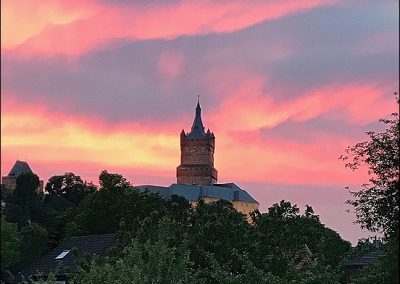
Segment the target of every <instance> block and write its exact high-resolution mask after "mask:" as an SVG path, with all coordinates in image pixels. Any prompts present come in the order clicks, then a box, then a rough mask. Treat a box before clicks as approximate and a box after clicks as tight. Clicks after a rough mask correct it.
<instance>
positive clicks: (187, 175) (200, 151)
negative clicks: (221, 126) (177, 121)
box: [176, 103, 218, 185]
mask: <svg viewBox="0 0 400 284" xmlns="http://www.w3.org/2000/svg"><path fill="white" fill-rule="evenodd" d="M180 138H181V139H180V142H181V143H180V146H181V164H180V165H179V166H178V168H177V169H176V177H177V182H178V184H190V185H212V184H214V183H217V179H218V172H217V170H216V169H215V168H214V150H215V136H214V133H211V132H210V130H209V129H208V131H207V133H206V132H205V131H204V126H203V122H202V120H201V107H200V103H197V107H196V116H195V118H194V121H193V125H192V129H191V131H190V132H189V133H187V134H186V133H185V131H184V130H183V129H182V132H181V136H180Z"/></svg>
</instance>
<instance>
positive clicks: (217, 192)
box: [138, 183, 258, 203]
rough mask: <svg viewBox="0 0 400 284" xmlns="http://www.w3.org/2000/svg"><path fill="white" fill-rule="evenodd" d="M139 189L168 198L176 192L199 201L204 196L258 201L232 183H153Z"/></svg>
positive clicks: (190, 199) (191, 199)
mask: <svg viewBox="0 0 400 284" xmlns="http://www.w3.org/2000/svg"><path fill="white" fill-rule="evenodd" d="M138 188H139V190H141V191H145V190H148V191H149V192H152V193H159V194H160V195H161V196H162V197H164V198H169V197H170V196H171V195H173V194H176V195H180V196H183V197H185V198H186V199H187V200H189V201H199V200H200V199H202V198H204V197H211V198H218V199H224V200H228V201H246V202H253V203H258V202H257V201H256V200H255V199H254V198H253V197H251V195H250V194H248V193H247V192H246V191H245V190H243V189H241V188H240V187H238V186H237V185H236V184H234V183H224V184H214V185H190V184H176V183H174V184H172V185H171V186H169V187H163V186H155V185H141V186H138Z"/></svg>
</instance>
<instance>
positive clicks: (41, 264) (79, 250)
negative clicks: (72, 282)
mask: <svg viewBox="0 0 400 284" xmlns="http://www.w3.org/2000/svg"><path fill="white" fill-rule="evenodd" d="M116 241H117V235H116V234H103V235H88V236H79V237H72V238H70V239H69V240H68V241H67V242H65V243H63V244H61V245H59V246H58V247H56V248H55V249H53V250H52V251H50V252H48V253H47V254H45V255H44V256H42V257H41V258H40V259H39V260H38V261H36V262H35V263H33V264H32V265H30V266H29V267H28V268H26V269H25V270H24V271H23V272H22V273H21V275H22V276H24V277H25V278H32V279H33V280H34V281H35V280H38V276H39V275H41V277H47V276H48V275H49V273H50V272H53V273H56V280H57V283H68V275H70V274H74V273H77V272H78V267H77V265H76V258H77V257H78V258H80V257H84V256H86V255H87V256H94V255H97V256H106V255H107V253H108V251H109V250H110V249H111V248H112V247H113V246H115V244H116Z"/></svg>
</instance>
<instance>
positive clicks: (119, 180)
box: [99, 170, 130, 189]
mask: <svg viewBox="0 0 400 284" xmlns="http://www.w3.org/2000/svg"><path fill="white" fill-rule="evenodd" d="M99 182H100V186H101V189H102V188H118V187H122V188H125V187H129V186H130V183H129V182H128V181H127V180H126V178H124V177H123V176H122V175H120V174H111V173H109V172H107V171H106V170H104V171H102V172H101V174H100V176H99Z"/></svg>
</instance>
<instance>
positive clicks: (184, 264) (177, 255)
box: [75, 217, 205, 284]
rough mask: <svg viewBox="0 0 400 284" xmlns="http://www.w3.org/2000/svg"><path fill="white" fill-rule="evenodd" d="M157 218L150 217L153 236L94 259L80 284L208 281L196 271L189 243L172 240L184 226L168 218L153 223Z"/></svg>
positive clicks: (81, 274) (134, 240) (132, 241)
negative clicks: (112, 255) (119, 250)
mask: <svg viewBox="0 0 400 284" xmlns="http://www.w3.org/2000/svg"><path fill="white" fill-rule="evenodd" d="M150 219H152V218H151V217H150ZM146 220H148V218H147V219H146ZM154 221H155V220H154V219H153V220H150V222H151V223H152V224H154V225H155V226H154V228H153V229H152V232H151V238H147V239H146V240H142V239H141V238H138V237H134V238H133V239H131V240H130V242H129V244H128V245H127V246H125V248H124V249H123V252H122V253H121V254H120V255H119V256H118V257H116V258H108V259H105V260H103V261H96V260H95V259H93V260H92V261H91V262H90V264H89V266H88V267H87V268H86V269H84V270H82V271H81V273H80V274H79V275H78V276H77V278H76V279H75V281H77V282H78V283H115V282H118V283H155V284H156V283H159V284H164V283H167V284H168V283H170V284H175V283H182V284H183V283H205V281H204V280H201V279H198V278H197V277H196V272H195V270H194V269H193V268H192V267H191V262H190V259H189V254H188V248H187V244H186V243H185V242H180V243H178V242H177V243H175V242H170V241H169V240H170V239H174V238H175V236H176V235H175V234H174V232H176V230H177V227H179V226H180V225H179V224H177V223H176V222H174V221H173V220H171V219H170V218H168V217H164V218H161V219H157V221H156V223H153V222H154ZM144 223H148V222H144ZM144 231H147V230H146V229H145V230H144Z"/></svg>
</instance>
